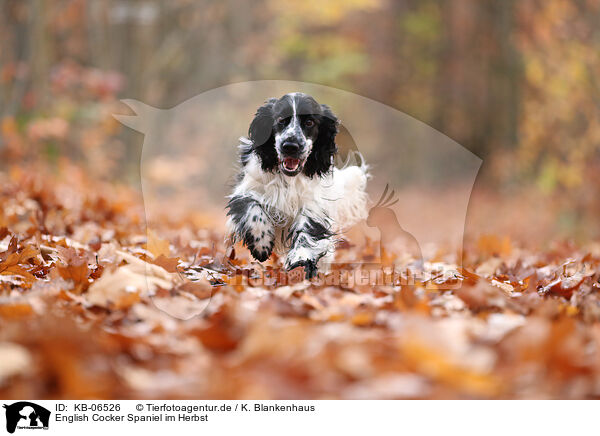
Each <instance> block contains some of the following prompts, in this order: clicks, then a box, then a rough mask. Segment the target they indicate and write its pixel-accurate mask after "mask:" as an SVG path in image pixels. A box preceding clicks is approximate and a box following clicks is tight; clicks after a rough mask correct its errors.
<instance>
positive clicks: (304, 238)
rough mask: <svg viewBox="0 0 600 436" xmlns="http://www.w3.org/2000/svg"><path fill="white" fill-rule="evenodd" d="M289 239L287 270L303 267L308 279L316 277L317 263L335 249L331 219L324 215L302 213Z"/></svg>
mask: <svg viewBox="0 0 600 436" xmlns="http://www.w3.org/2000/svg"><path fill="white" fill-rule="evenodd" d="M315 216H320V218H315ZM288 238H289V240H290V241H291V247H290V250H289V252H288V254H287V258H286V261H285V268H286V269H287V270H288V271H290V270H292V269H294V268H297V267H299V266H303V267H304V272H305V275H306V278H307V279H310V278H313V277H315V276H316V275H317V263H318V262H319V260H320V259H321V258H322V257H323V256H325V255H326V254H327V253H328V252H330V251H331V250H333V248H334V241H333V232H332V231H331V222H330V221H329V219H327V218H325V217H324V216H323V215H318V214H309V213H307V212H302V213H300V215H299V216H298V217H297V218H296V220H295V222H294V223H293V224H292V226H291V228H290V233H289V235H288Z"/></svg>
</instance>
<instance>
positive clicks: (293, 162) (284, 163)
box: [281, 157, 301, 176]
mask: <svg viewBox="0 0 600 436" xmlns="http://www.w3.org/2000/svg"><path fill="white" fill-rule="evenodd" d="M281 169H282V171H283V173H284V174H285V175H288V176H293V175H296V174H297V173H298V172H299V171H300V169H301V162H300V159H298V158H295V157H284V158H283V159H282V160H281Z"/></svg>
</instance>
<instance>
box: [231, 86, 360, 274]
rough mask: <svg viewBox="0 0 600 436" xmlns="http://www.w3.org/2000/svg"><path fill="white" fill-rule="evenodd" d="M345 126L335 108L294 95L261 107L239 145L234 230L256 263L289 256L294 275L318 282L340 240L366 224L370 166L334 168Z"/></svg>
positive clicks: (287, 262)
mask: <svg viewBox="0 0 600 436" xmlns="http://www.w3.org/2000/svg"><path fill="white" fill-rule="evenodd" d="M338 123H339V121H338V119H337V117H336V116H335V115H334V114H333V112H332V111H331V109H330V108H329V107H328V106H326V105H322V104H318V103H317V102H316V101H315V100H314V99H313V98H312V97H310V96H309V95H306V94H302V93H292V94H286V95H284V96H283V97H281V98H280V99H275V98H272V99H270V100H268V101H267V102H266V103H265V104H264V105H263V106H261V107H260V108H259V109H258V111H257V112H256V116H255V118H254V120H253V121H252V123H251V124H250V128H249V138H240V162H241V171H240V174H239V175H238V181H237V185H236V186H235V188H234V190H233V193H232V194H231V195H230V196H229V203H228V205H227V207H228V209H229V210H228V213H227V214H228V216H229V219H228V231H229V236H230V239H231V241H232V242H235V241H236V240H241V241H243V243H244V245H246V246H247V247H248V249H249V250H250V252H251V254H252V256H253V257H254V258H255V259H256V260H258V261H260V262H262V261H265V260H266V259H268V258H269V256H270V255H271V253H272V251H273V250H275V251H276V252H277V253H280V254H283V253H285V252H287V256H286V260H285V267H286V269H287V270H291V269H294V268H296V267H298V266H303V267H304V269H305V274H306V277H307V278H311V277H314V276H315V275H316V273H317V269H318V266H317V265H318V264H319V266H320V265H321V264H323V263H327V262H328V261H330V260H332V259H333V254H334V248H335V242H336V234H337V233H339V232H340V231H343V230H344V229H345V228H347V227H349V226H351V225H353V224H355V223H357V222H358V221H360V220H363V219H366V216H367V209H366V201H367V196H366V193H365V188H366V184H367V178H368V173H367V165H366V164H365V163H364V160H363V159H362V157H361V164H360V166H345V167H344V168H341V169H339V168H336V167H334V165H333V158H334V155H335V153H336V152H337V147H336V144H335V135H336V134H337V132H338ZM298 162H299V163H298ZM297 163H298V165H297V166H296V164H297ZM290 168H292V169H290Z"/></svg>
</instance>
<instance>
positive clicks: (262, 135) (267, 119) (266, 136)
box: [241, 98, 278, 172]
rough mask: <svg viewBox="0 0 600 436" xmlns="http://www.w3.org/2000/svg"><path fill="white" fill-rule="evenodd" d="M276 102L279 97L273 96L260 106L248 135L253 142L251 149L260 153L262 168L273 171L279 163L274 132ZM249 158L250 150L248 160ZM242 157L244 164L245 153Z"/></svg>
mask: <svg viewBox="0 0 600 436" xmlns="http://www.w3.org/2000/svg"><path fill="white" fill-rule="evenodd" d="M275 102H277V99H276V98H271V99H269V100H268V101H267V102H266V103H265V104H264V105H262V106H261V107H259V108H258V110H257V111H256V115H255V116H254V119H253V120H252V122H251V123H250V128H249V129H248V137H249V138H250V140H251V141H252V143H253V148H252V150H251V151H254V152H255V153H256V154H257V155H258V157H259V158H260V165H261V168H262V170H263V171H266V172H273V170H275V169H276V168H277V164H278V159H277V151H275V136H274V134H273V123H274V119H273V105H274V104H275ZM249 158H250V157H249V152H248V156H247V157H246V161H248V159H249ZM241 159H242V164H244V156H243V155H242V157H241Z"/></svg>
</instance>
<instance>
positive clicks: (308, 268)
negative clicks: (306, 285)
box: [285, 259, 318, 280]
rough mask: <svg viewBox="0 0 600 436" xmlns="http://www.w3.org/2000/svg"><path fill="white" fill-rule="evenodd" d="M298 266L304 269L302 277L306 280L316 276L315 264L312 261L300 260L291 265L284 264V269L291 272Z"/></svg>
mask: <svg viewBox="0 0 600 436" xmlns="http://www.w3.org/2000/svg"><path fill="white" fill-rule="evenodd" d="M299 266H303V267H304V276H305V277H306V279H307V280H310V279H312V278H313V277H316V276H317V272H318V269H317V262H316V261H314V260H312V259H300V260H297V261H295V262H293V263H291V264H286V267H285V269H286V270H287V271H291V270H293V269H295V268H298V267H299Z"/></svg>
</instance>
